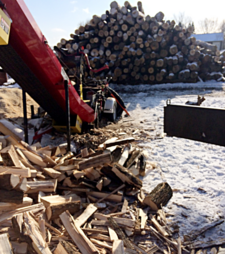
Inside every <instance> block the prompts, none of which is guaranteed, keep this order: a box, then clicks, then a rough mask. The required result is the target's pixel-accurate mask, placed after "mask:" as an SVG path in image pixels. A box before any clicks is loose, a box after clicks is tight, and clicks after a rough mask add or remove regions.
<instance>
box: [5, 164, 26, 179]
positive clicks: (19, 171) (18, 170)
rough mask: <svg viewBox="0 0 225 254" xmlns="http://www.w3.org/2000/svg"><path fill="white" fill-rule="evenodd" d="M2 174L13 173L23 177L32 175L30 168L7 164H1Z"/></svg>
mask: <svg viewBox="0 0 225 254" xmlns="http://www.w3.org/2000/svg"><path fill="white" fill-rule="evenodd" d="M0 174H1V175H3V174H13V175H17V176H21V177H26V178H28V177H31V173H30V169H29V168H18V167H7V166H0Z"/></svg>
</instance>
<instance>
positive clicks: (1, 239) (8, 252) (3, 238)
mask: <svg viewBox="0 0 225 254" xmlns="http://www.w3.org/2000/svg"><path fill="white" fill-rule="evenodd" d="M0 253H1V254H13V249H12V246H11V244H10V242H9V238H8V235H7V234H1V235H0Z"/></svg>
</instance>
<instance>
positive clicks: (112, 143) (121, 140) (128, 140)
mask: <svg viewBox="0 0 225 254" xmlns="http://www.w3.org/2000/svg"><path fill="white" fill-rule="evenodd" d="M134 141H135V139H134V138H126V139H120V140H116V141H112V142H107V143H105V144H104V149H106V148H107V147H110V146H119V145H124V144H127V143H131V142H134Z"/></svg>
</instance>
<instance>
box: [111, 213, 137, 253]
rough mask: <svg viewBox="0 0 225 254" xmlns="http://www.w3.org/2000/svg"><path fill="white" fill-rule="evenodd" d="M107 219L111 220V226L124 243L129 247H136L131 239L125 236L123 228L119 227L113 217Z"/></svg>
mask: <svg viewBox="0 0 225 254" xmlns="http://www.w3.org/2000/svg"><path fill="white" fill-rule="evenodd" d="M107 220H108V221H109V224H110V227H112V228H113V229H114V230H115V232H116V234H117V236H118V237H119V239H120V240H123V242H124V245H125V246H126V247H127V248H129V249H134V248H133V245H132V243H131V241H130V240H129V239H128V238H127V237H126V236H125V234H124V232H123V230H122V229H121V228H120V227H119V225H118V224H117V222H116V221H115V219H114V218H112V217H109V218H107Z"/></svg>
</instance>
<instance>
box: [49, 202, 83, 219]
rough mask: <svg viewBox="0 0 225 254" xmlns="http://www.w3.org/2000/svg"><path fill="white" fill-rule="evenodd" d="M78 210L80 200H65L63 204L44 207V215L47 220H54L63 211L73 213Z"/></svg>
mask: <svg viewBox="0 0 225 254" xmlns="http://www.w3.org/2000/svg"><path fill="white" fill-rule="evenodd" d="M79 210H80V202H77V201H75V202H67V203H64V204H54V205H51V206H48V207H47V208H46V215H47V219H48V220H55V219H57V218H58V217H59V215H60V214H61V213H63V212H65V211H69V212H70V213H72V214H74V213H76V212H78V211H79Z"/></svg>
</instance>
